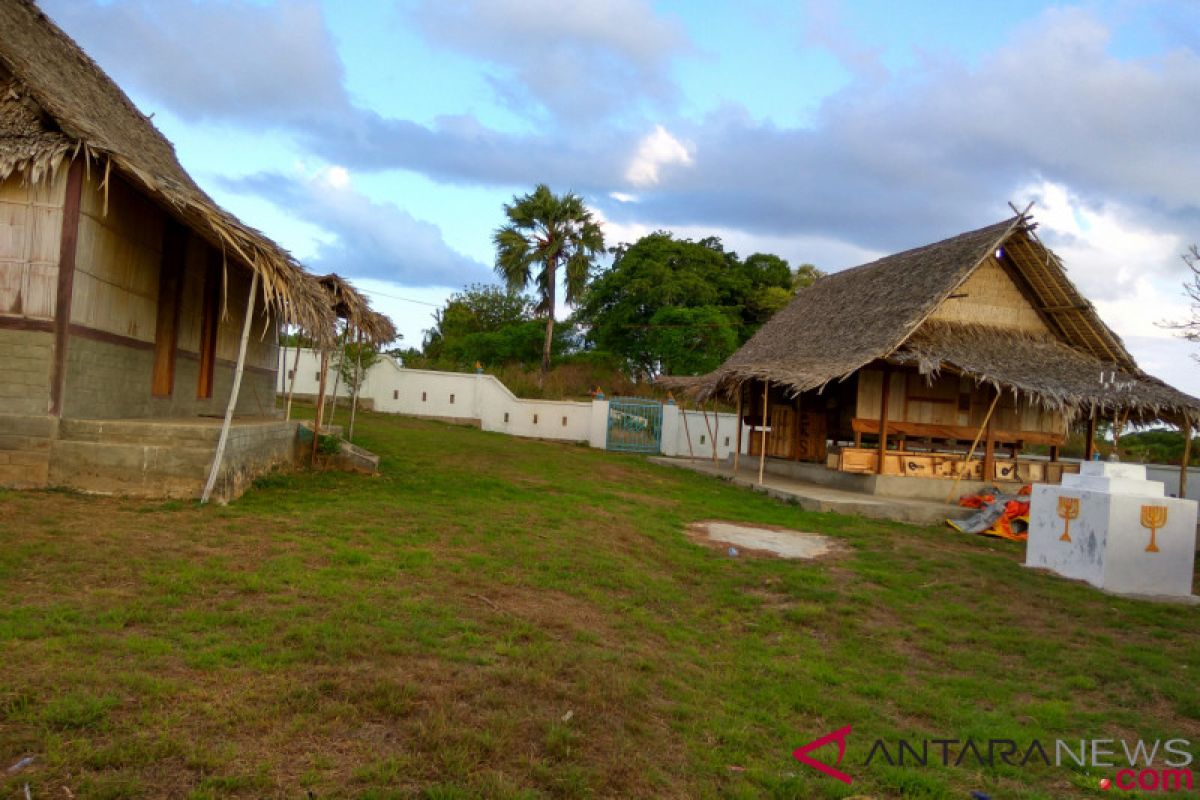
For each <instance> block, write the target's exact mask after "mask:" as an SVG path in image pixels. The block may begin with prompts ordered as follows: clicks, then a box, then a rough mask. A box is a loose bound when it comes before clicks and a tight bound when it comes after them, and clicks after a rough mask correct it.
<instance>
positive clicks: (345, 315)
mask: <svg viewBox="0 0 1200 800" xmlns="http://www.w3.org/2000/svg"><path fill="white" fill-rule="evenodd" d="M317 282H318V283H320V284H321V288H322V289H323V290H324V291H325V292H326V296H327V297H328V299H329V303H330V307H331V308H332V309H333V313H334V314H336V315H337V317H338V318H339V319H344V320H346V324H347V325H349V327H350V328H351V329H353V330H355V331H358V332H361V333H362V335H363V338H364V339H366V341H367V342H368V343H370V344H374V345H381V344H387V343H388V342H391V341H394V340H395V338H396V326H395V325H393V324H392V321H391V320H390V319H389V318H388V317H386V316H384V315H383V314H380V313H379V312H378V311H374V310H372V309H371V304H370V303H369V302H368V301H367V298H365V297H363V296H362V294H361V293H360V292H359V291H358V290H357V289H355V288H354V287H353V286H351V285H350V284H349V283H348V282H347V281H346V279H345V278H343V277H342V276H340V275H338V274H336V273H333V272H331V273H329V274H328V275H323V276H321V277H320V278H317Z"/></svg>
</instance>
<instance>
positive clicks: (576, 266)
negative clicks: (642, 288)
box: [492, 183, 604, 381]
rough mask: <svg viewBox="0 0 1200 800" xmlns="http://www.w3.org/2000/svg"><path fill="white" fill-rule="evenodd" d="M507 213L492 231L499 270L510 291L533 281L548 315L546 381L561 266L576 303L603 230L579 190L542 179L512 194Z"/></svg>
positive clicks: (570, 299) (570, 300)
mask: <svg viewBox="0 0 1200 800" xmlns="http://www.w3.org/2000/svg"><path fill="white" fill-rule="evenodd" d="M504 214H505V216H506V217H508V222H507V223H505V224H504V225H502V226H500V227H499V228H497V229H496V232H495V233H494V234H493V236H492V241H493V243H494V244H495V245H496V272H497V273H498V274H499V275H500V277H502V278H503V279H504V281H505V283H506V284H507V285H508V288H509V289H510V290H512V291H524V290H525V288H526V287H527V286H529V284H530V281H531V280H532V281H533V282H534V285H535V287H536V292H537V297H538V304H537V306H536V310H537V312H538V313H539V314H542V315H545V317H546V336H545V340H544V342H543V346H542V371H541V376H540V380H542V381H544V380H545V378H546V373H547V372H548V371H549V370H550V355H551V351H552V348H553V345H554V307H555V292H556V290H557V286H558V268H559V266H562V267H563V272H564V281H563V283H564V285H565V287H566V297H565V298H564V299H565V300H566V302H567V304H568V305H574V304H575V303H577V302H578V301H579V298H580V295H582V293H583V290H584V287H585V286H586V284H587V279H588V273H589V272H590V271H591V268H592V263H593V261H594V260H595V258H596V256H597V255H599V254H600V253H602V252H603V251H604V235H603V233H602V232H601V231H600V225H599V224H598V223H597V222H596V221H595V220H594V219H593V218H592V213H591V212H590V211H588V209H587V207H586V206H585V205H584V204H583V200H582V199H581V198H580V197H579V196H578V195H576V194H573V193H571V192H568V193H567V194H565V195H562V196H561V197H560V196H558V195H556V194H554V193H553V192H551V191H550V187H548V186H546V184H544V183H543V184H539V185H538V186H537V188H535V189H534V190H533V192H532V193H531V194H527V195H524V196H515V197H513V201H512V203H509V204H506V205H505V206H504ZM535 266H536V267H537V268H538V272H537V275H536V277H535V276H534V274H533V270H534V267H535Z"/></svg>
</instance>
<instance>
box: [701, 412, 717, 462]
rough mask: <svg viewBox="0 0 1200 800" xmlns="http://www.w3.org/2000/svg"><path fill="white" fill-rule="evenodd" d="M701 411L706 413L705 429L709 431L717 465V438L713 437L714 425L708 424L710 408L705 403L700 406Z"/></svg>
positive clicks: (709, 440) (713, 457)
mask: <svg viewBox="0 0 1200 800" xmlns="http://www.w3.org/2000/svg"><path fill="white" fill-rule="evenodd" d="M700 413H701V414H703V415H704V429H705V430H706V431H708V443H709V444H710V445H712V460H713V466H714V467H715V466H716V465H717V440H716V439H715V438H714V437H713V429H712V426H711V425H709V424H708V409H707V408H705V407H704V405H703V404H701V406H700Z"/></svg>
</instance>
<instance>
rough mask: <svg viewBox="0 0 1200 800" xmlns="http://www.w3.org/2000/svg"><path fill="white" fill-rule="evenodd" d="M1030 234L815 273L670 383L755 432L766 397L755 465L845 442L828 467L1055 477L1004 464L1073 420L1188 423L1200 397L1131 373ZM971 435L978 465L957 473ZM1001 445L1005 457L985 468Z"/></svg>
mask: <svg viewBox="0 0 1200 800" xmlns="http://www.w3.org/2000/svg"><path fill="white" fill-rule="evenodd" d="M1035 228H1036V225H1035V223H1034V222H1033V221H1032V219H1031V218H1030V217H1028V216H1026V215H1017V216H1014V217H1012V218H1010V219H1007V220H1004V221H1003V222H999V223H996V224H994V225H989V226H988V227H985V228H980V229H979V230H975V231H970V232H969V233H964V234H961V235H959V236H955V237H953V238H950V239H946V240H944V241H941V242H937V243H935V244H930V245H926V246H924V247H918V248H915V249H913V250H907V251H905V252H902V253H897V254H895V255H891V256H888V257H886V258H882V259H879V260H878V261H874V262H872V263H869V264H864V265H862V266H859V267H855V268H853V269H848V270H845V271H843V272H839V273H836V274H833V275H830V276H827V277H824V278H822V279H820V280H818V281H817V282H816V283H815V284H814V285H812V286H811V287H809V288H807V289H804V290H801V291H800V292H799V293H797V295H796V297H795V298H794V299H793V300H792V302H791V303H790V304H789V305H788V306H787V307H785V308H784V309H783V310H781V311H780V312H779V313H778V314H776V315H775V316H774V317H773V318H772V319H771V320H770V321H769V322H768V323H767V324H766V325H764V326H763V327H762V328H761V329H760V330H759V331H758V332H757V333H756V334H755V335H754V336H753V337H752V338H751V339H750V340H749V341H748V342H747V343H746V344H745V345H744V346H743V347H742V348H741V349H739V350H738V351H737V352H736V353H734V354H733V355H732V356H731V357H730V358H729V359H728V360H727V361H726V362H725V363H724V364H723V365H721V367H719V368H718V369H717V370H715V371H714V372H712V373H711V374H709V375H706V376H702V377H701V378H699V379H690V380H686V381H682V382H680V383H679V386H680V388H681V389H683V390H684V391H685V392H686V393H688V394H689V395H691V396H692V397H695V398H698V399H705V398H708V397H712V396H722V397H727V398H730V399H734V398H736V399H738V401H739V403H740V404H741V405H742V408H743V411H744V413H745V418H746V420H747V421H750V422H754V421H756V420H757V421H759V425H760V427H761V416H762V413H763V395H764V391H765V393H766V402H767V416H768V421H767V427H768V428H769V429H770V430H769V431H768V432H767V437H766V440H767V442H766V444H767V454H768V455H772V456H778V457H782V458H791V459H800V460H813V461H826V443H827V441H833V442H835V443H836V442H846V443H847V445H848V446H847V447H845V448H842V449H841V451H840V452H839V454H838V455H837V457H836V459H834V458H830V459H829V463H830V465H831V466H832V465H834V464H835V461H836V466H838V467H840V468H841V469H844V470H848V471H874V472H885V473H886V472H896V473H900V474H909V473H910V472H911V473H912V474H924V475H950V474H956V472H957V471H960V470H964V469H966V470H969V471H970V472H971V474H975V475H977V476H978V477H981V478H984V479H985V480H992V479H995V478H1022V479H1029V478H1032V479H1037V478H1040V477H1053V473H1047V472H1045V471H1044V470H1041V469H1040V468H1038V467H1037V465H1030V466H1028V467H1027V468H1026V466H1023V465H1022V464H1020V463H1019V462H1017V461H1016V458H1015V457H1016V454H1017V452H1018V451H1019V449H1020V447H1021V446H1022V445H1024V444H1030V443H1037V444H1047V445H1051V446H1052V447H1056V446H1057V445H1059V444H1061V443H1062V442H1063V440H1064V439H1065V437H1066V434H1067V428H1068V424H1069V423H1070V422H1071V421H1072V420H1074V419H1076V418H1079V417H1084V418H1087V419H1090V420H1092V421H1094V420H1095V419H1096V418H1097V417H1098V416H1101V417H1103V418H1106V419H1116V420H1118V422H1120V423H1123V422H1124V421H1128V420H1131V421H1137V422H1148V421H1152V420H1165V421H1169V422H1172V423H1181V422H1185V421H1187V420H1195V419H1197V418H1198V417H1200V400H1197V399H1196V398H1194V397H1191V396H1190V395H1187V394H1184V393H1183V392H1180V391H1178V390H1176V389H1173V388H1172V387H1170V386H1168V385H1167V384H1165V383H1163V382H1162V381H1160V380H1158V379H1157V378H1154V377H1152V376H1150V375H1147V374H1146V373H1145V372H1143V371H1142V370H1141V369H1140V368H1139V367H1138V365H1137V363H1136V362H1135V361H1134V359H1133V357H1132V356H1131V355H1130V354H1129V352H1128V351H1127V350H1126V349H1125V346H1124V345H1123V344H1122V342H1121V339H1120V337H1118V336H1117V335H1116V334H1115V333H1114V332H1113V331H1112V330H1111V329H1110V328H1109V327H1108V326H1107V325H1105V324H1104V322H1103V321H1102V320H1101V319H1100V317H1099V316H1098V315H1097V314H1096V310H1095V308H1094V307H1093V306H1092V304H1091V303H1090V302H1088V300H1087V299H1086V298H1085V297H1083V295H1081V294H1080V292H1079V290H1078V289H1077V288H1076V287H1075V286H1074V284H1072V283H1071V281H1070V280H1069V279H1068V278H1067V275H1066V272H1065V270H1064V267H1063V265H1062V263H1061V262H1060V261H1059V259H1058V257H1057V256H1056V255H1055V254H1054V253H1053V252H1051V251H1050V250H1049V249H1048V248H1046V247H1045V246H1044V245H1043V244H1042V242H1041V241H1040V240H1039V239H1038V237H1037V235H1036V233H1035ZM666 382H667V383H668V384H670V383H671V381H670V379H668V380H667V381H666ZM772 407H773V408H772ZM881 432H882V433H881ZM864 436H865V437H868V438H870V439H872V440H874V442H875V444H874V445H873V446H872V447H870V448H863V447H862V443H863V438H864ZM754 438H755V439H758V436H757V435H756V436H755V437H754ZM976 438H978V439H981V440H982V448H981V449H982V451H983V452H984V454H985V457H984V460H983V461H982V462H981V463H978V464H974V463H972V464H969V465H968V464H966V463H965V461H964V459H963V458H962V456H961V451H962V450H963V449H965V444H964V443H969V442H971V441H972V440H974V439H976ZM850 443H853V446H849V445H850ZM1002 445H1007V446H1008V447H1009V448H1010V449H1011V451H1010V455H1011V456H1012V459H1011V460H1010V461H1008V462H1005V463H997V461H996V459H995V452H994V451H995V448H996V447H998V446H1002ZM951 452H958V453H959V455H958V456H954V455H949V453H951ZM910 453H924V454H926V455H928V458H926V457H925V455H922V456H920V457H915V458H910V457H909V456H908V455H907V454H910ZM935 453H943V454H945V455H940V456H937V457H935V456H934V455H933V454H935Z"/></svg>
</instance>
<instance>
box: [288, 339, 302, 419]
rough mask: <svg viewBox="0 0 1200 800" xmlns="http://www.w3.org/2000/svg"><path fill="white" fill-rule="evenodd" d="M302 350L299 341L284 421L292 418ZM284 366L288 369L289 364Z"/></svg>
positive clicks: (289, 382) (289, 383) (289, 381)
mask: <svg viewBox="0 0 1200 800" xmlns="http://www.w3.org/2000/svg"><path fill="white" fill-rule="evenodd" d="M302 349H303V348H302V347H300V342H299V341H297V342H296V358H295V359H294V360H293V361H292V377H291V378H290V379H289V380H288V401H287V411H286V412H285V413H284V415H283V418H284V419H291V418H292V395H293V394H295V393H296V374H297V373H298V372H300V351H301V350H302ZM284 366H285V367H286V366H287V364H286V363H285V364H284Z"/></svg>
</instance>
